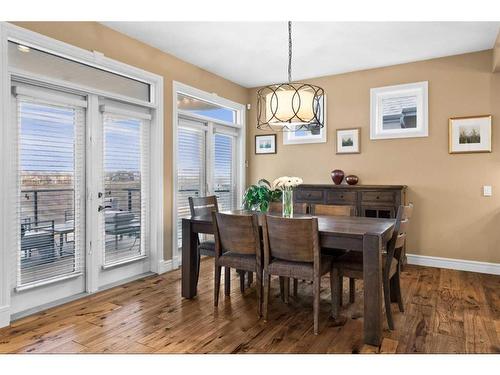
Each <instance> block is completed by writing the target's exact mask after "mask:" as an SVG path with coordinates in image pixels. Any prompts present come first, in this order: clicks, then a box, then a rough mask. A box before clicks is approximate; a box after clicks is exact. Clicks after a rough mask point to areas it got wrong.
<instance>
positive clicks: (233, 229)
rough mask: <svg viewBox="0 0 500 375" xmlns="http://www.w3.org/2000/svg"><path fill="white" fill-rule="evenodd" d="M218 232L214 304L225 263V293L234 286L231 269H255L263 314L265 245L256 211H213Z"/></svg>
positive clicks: (217, 296) (252, 270) (216, 300)
mask: <svg viewBox="0 0 500 375" xmlns="http://www.w3.org/2000/svg"><path fill="white" fill-rule="evenodd" d="M212 217H213V219H212V222H213V225H214V235H215V280H214V305H215V306H217V305H218V303H219V289H220V277H221V269H222V267H225V271H226V277H225V278H224V290H225V295H226V296H228V295H229V294H230V290H231V284H230V277H229V276H230V269H231V268H235V269H237V270H241V271H247V272H252V273H253V272H255V273H256V275H257V277H256V279H257V280H256V288H257V297H258V313H259V316H261V315H262V262H261V259H262V246H261V241H260V233H259V223H258V219H257V216H256V215H231V214H224V213H218V212H213V213H212Z"/></svg>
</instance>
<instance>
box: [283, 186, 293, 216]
mask: <svg viewBox="0 0 500 375" xmlns="http://www.w3.org/2000/svg"><path fill="white" fill-rule="evenodd" d="M282 199H283V204H282V207H283V217H293V190H292V189H286V190H283V193H282Z"/></svg>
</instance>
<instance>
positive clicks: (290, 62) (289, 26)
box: [288, 21, 292, 83]
mask: <svg viewBox="0 0 500 375" xmlns="http://www.w3.org/2000/svg"><path fill="white" fill-rule="evenodd" d="M291 82H292V21H288V83H291Z"/></svg>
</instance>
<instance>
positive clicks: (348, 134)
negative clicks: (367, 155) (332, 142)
mask: <svg viewBox="0 0 500 375" xmlns="http://www.w3.org/2000/svg"><path fill="white" fill-rule="evenodd" d="M360 131H361V129H360V128H353V129H337V154H359V153H360V152H361V149H360V145H359V144H360V136H359V135H360Z"/></svg>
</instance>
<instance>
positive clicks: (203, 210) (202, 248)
mask: <svg viewBox="0 0 500 375" xmlns="http://www.w3.org/2000/svg"><path fill="white" fill-rule="evenodd" d="M188 201H189V210H190V212H191V216H210V215H211V214H212V212H219V205H218V204H217V197H216V196H215V195H210V196H207V197H189V198H188ZM201 255H205V256H211V257H213V256H215V241H214V240H212V239H210V240H204V241H200V238H199V237H198V263H197V271H196V272H197V274H199V273H200V256H201Z"/></svg>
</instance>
